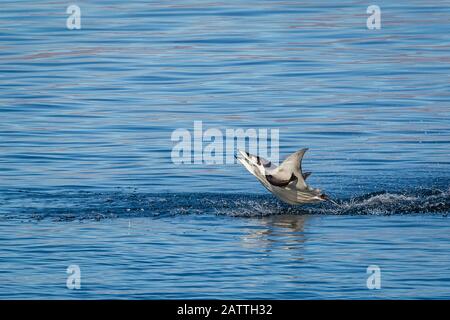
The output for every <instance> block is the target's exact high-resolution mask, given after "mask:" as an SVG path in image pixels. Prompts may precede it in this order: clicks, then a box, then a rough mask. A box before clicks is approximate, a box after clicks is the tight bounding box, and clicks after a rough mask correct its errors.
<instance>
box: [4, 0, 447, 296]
mask: <svg viewBox="0 0 450 320" xmlns="http://www.w3.org/2000/svg"><path fill="white" fill-rule="evenodd" d="M70 4H77V5H78V6H79V7H80V9H81V29H79V30H68V29H67V27H66V20H67V18H68V16H69V15H68V14H67V13H66V9H67V7H68V6H69V5H70ZM370 4H376V5H378V6H379V7H380V8H381V29H379V30H369V29H368V28H367V26H366V20H367V17H368V16H369V14H367V13H366V10H367V7H368V5H370ZM449 21H450V2H449V1H426V2H425V1H411V0H409V1H406V0H400V1H395V2H392V1H377V2H376V3H366V2H364V1H339V2H336V1H329V0H323V1H293V0H292V1H289V0H287V1H274V0H270V1H265V0H262V1H261V0H258V1H256V0H255V1H241V0H235V1H223V2H222V1H206V0H191V1H189V0H186V1H181V0H180V1H169V2H167V1H130V2H127V1H116V0H102V1H95V2H94V1H74V2H70V3H69V2H66V1H29V0H25V1H2V3H1V4H0V119H1V121H0V239H1V242H0V298H1V299H7V298H27V299H38V298H87V299H95V298H139V299H142V298H152V299H154V298H238V299H245V298H268V299H275V298H284V299H311V298H355V299H361V298H374V299H377V298H408V299H410V298H411V299H414V298H434V299H439V298H449V297H450V289H449V288H450V268H449V266H450V256H449V254H448V252H449V249H450V233H449V231H450V222H449V220H448V218H447V215H448V213H449V212H450V183H449V181H450V170H449V169H450V161H449V156H450V152H449V148H450V36H449V34H450V24H449ZM195 121H202V123H203V126H204V128H205V130H206V129H208V128H216V129H219V130H222V131H225V130H226V129H237V128H243V129H248V128H255V129H278V130H279V144H280V154H281V157H283V156H286V155H288V154H290V153H291V152H294V151H296V150H298V149H300V148H303V147H308V148H309V151H308V153H307V154H306V156H305V159H304V162H303V167H304V169H305V170H306V171H312V172H313V174H312V176H311V177H310V178H309V179H308V181H309V183H310V184H311V185H312V186H314V187H318V188H320V189H322V190H324V191H325V192H326V193H327V194H329V195H330V196H331V197H332V198H334V199H335V200H336V201H337V202H338V203H339V206H335V205H332V204H320V205H308V206H304V207H292V206H288V205H285V204H282V203H280V202H279V201H278V200H276V199H275V198H274V197H273V196H271V195H270V194H268V193H267V191H266V190H265V189H264V188H263V187H262V186H261V185H260V184H259V183H258V182H257V181H256V179H255V178H254V177H252V176H251V175H250V174H249V173H248V172H247V171H246V170H245V169H244V168H243V167H242V166H240V165H239V164H215V165H207V164H204V163H202V164H183V165H177V164H174V163H173V161H172V159H171V151H172V148H173V146H174V143H173V141H171V134H172V132H173V131H174V130H177V129H183V128H185V129H187V130H190V131H192V130H193V126H194V122H195ZM73 264H76V265H79V266H80V269H81V274H82V277H81V289H79V290H69V289H68V288H67V287H66V279H67V276H68V275H67V274H66V269H67V267H68V266H69V265H73ZM369 265H377V266H379V267H380V270H381V275H382V278H381V279H382V280H381V283H382V286H381V289H379V290H369V289H368V288H367V286H366V280H367V277H368V276H369V275H368V274H367V273H366V268H367V267H368V266H369Z"/></svg>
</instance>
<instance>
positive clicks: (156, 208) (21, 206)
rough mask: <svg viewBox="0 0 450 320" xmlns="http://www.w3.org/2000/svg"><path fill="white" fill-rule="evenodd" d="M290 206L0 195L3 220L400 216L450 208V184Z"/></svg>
mask: <svg viewBox="0 0 450 320" xmlns="http://www.w3.org/2000/svg"><path fill="white" fill-rule="evenodd" d="M336 201H337V205H336V204H333V203H330V202H326V203H320V204H315V205H305V206H290V205H286V204H284V203H281V202H280V201H278V200H277V199H275V198H274V197H272V196H271V195H265V194H261V195H259V194H258V195H255V194H217V193H172V194H154V193H138V192H136V191H133V192H124V191H118V192H87V191H77V192H67V193H59V192H58V193H49V192H30V191H9V192H2V193H1V194H0V205H1V207H0V219H20V220H41V219H52V220H55V221H70V220H84V219H94V220H101V219H107V218H120V217H128V218H129V217H159V216H175V215H186V214H206V215H226V216H236V217H258V216H268V215H281V214H291V215H301V214H324V215H394V214H396V215H398V214H439V215H447V214H448V212H450V188H448V189H423V188H421V189H416V190H413V191H404V192H388V191H382V192H375V193H369V194H365V195H362V196H355V197H351V198H346V199H339V198H337V199H336Z"/></svg>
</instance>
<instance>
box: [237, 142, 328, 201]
mask: <svg viewBox="0 0 450 320" xmlns="http://www.w3.org/2000/svg"><path fill="white" fill-rule="evenodd" d="M307 150H308V149H307V148H304V149H301V150H298V151H297V152H294V153H293V154H291V155H290V156H289V157H287V158H286V159H285V160H284V161H283V162H282V163H281V165H280V166H278V167H277V166H275V165H274V164H273V163H271V162H270V161H268V160H266V159H264V158H262V157H259V156H255V155H252V154H250V153H248V152H245V151H242V150H238V152H239V155H238V156H237V157H236V158H237V159H238V160H239V162H240V163H242V165H243V166H244V167H245V168H246V169H247V170H248V171H249V172H250V173H251V174H253V175H254V176H255V177H256V178H257V179H258V180H259V181H260V182H261V183H262V184H263V186H264V187H266V188H267V190H269V191H270V192H272V193H273V194H274V195H275V196H277V197H278V198H279V199H280V200H282V201H284V202H287V203H289V204H304V203H314V202H320V201H324V200H328V197H327V196H326V195H325V194H323V193H322V192H321V191H320V190H319V189H314V188H311V187H309V186H308V185H307V184H306V181H305V180H306V179H307V178H308V176H309V175H310V174H311V173H310V172H305V173H303V172H302V159H303V156H304V154H305V152H306V151H307Z"/></svg>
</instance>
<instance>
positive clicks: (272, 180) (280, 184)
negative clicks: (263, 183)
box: [266, 174, 297, 187]
mask: <svg viewBox="0 0 450 320" xmlns="http://www.w3.org/2000/svg"><path fill="white" fill-rule="evenodd" d="M266 179H267V181H269V183H270V184H271V185H273V186H276V187H286V186H287V185H288V184H289V183H291V182H292V181H297V177H296V176H295V174H292V175H291V178H290V179H288V180H282V179H278V178H277V177H275V176H273V175H271V174H268V175H266Z"/></svg>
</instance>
